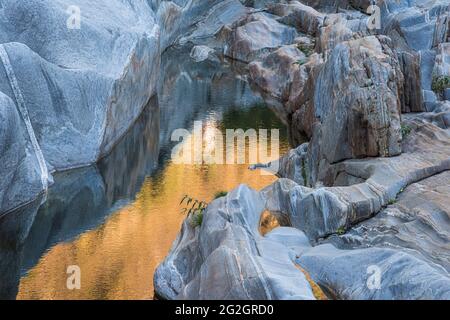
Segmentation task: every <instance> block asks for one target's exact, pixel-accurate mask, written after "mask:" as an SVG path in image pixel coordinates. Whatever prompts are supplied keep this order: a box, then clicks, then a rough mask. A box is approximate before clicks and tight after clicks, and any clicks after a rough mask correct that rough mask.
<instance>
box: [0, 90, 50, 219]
mask: <svg viewBox="0 0 450 320" xmlns="http://www.w3.org/2000/svg"><path fill="white" fill-rule="evenodd" d="M0 163H1V164H2V165H1V166H0V176H1V179H0V217H1V216H2V215H3V214H5V213H7V212H8V211H10V210H12V209H14V208H17V207H19V206H21V205H24V204H26V203H28V202H30V201H31V200H33V199H36V198H37V197H38V196H39V194H40V193H41V192H42V190H43V186H42V182H41V170H40V168H39V165H38V161H37V158H36V154H35V151H34V149H33V147H32V144H31V142H30V137H29V136H28V133H27V130H26V128H25V125H24V123H23V121H22V119H21V117H20V115H19V112H18V111H17V109H16V105H15V104H14V102H13V101H12V100H11V99H10V98H9V97H8V96H6V95H4V94H3V93H1V92H0Z"/></svg>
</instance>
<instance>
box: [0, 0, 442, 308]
mask: <svg viewBox="0 0 450 320" xmlns="http://www.w3.org/2000/svg"><path fill="white" fill-rule="evenodd" d="M371 4H373V1H369V0H330V1H316V0H306V1H300V2H299V1H291V2H286V1H266V0H264V1H258V0H255V1H244V0H242V1H238V0H213V1H207V0H194V1H187V0H181V1H148V0H129V1H119V0H108V1H106V0H99V1H95V4H94V3H93V2H92V1H89V0H71V1H68V0H67V1H66V0H60V1H53V0H46V1H40V0H39V1H38V0H27V1H25V0H21V1H17V0H3V1H0V43H1V45H0V60H1V62H2V67H1V68H0V74H1V76H0V159H1V160H2V161H1V162H2V165H1V166H0V176H1V177H2V179H1V180H0V216H3V215H5V214H6V213H9V212H11V211H12V210H14V209H17V208H19V207H22V208H23V210H24V211H31V212H36V210H37V207H38V206H39V203H40V198H41V197H42V196H43V195H45V193H46V191H47V188H48V186H49V185H50V184H51V183H52V180H53V179H52V173H54V172H57V171H63V170H67V169H71V168H76V167H81V166H85V165H89V164H92V163H95V162H97V161H98V160H99V159H101V158H103V157H104V156H106V155H107V154H109V153H110V151H111V150H112V148H113V147H114V146H115V145H116V144H117V142H118V141H119V140H120V139H121V138H122V137H123V136H124V134H125V133H126V132H127V130H128V129H129V128H130V127H131V125H132V124H133V123H134V122H135V120H136V119H137V118H138V116H139V115H140V114H141V113H142V110H144V108H145V106H146V105H147V104H148V102H149V101H150V99H151V97H152V96H154V95H155V94H156V92H157V86H158V81H159V80H160V79H161V74H160V72H161V66H160V64H161V62H160V60H161V55H162V53H163V52H164V51H165V50H166V49H167V48H168V47H170V46H172V45H180V46H184V47H189V48H192V51H191V57H192V58H193V60H192V61H193V63H195V61H197V62H199V61H203V60H206V59H210V60H214V61H216V60H218V59H219V58H222V57H228V58H230V59H233V60H235V61H239V64H238V67H236V68H237V69H238V70H237V71H238V72H240V73H241V74H242V76H243V78H246V79H248V81H249V82H250V83H251V85H252V86H253V88H254V89H255V90H257V91H258V92H260V94H261V96H262V97H263V98H264V99H265V100H266V101H267V103H268V104H270V105H271V107H272V108H273V109H274V110H275V111H276V112H277V114H278V115H279V117H280V118H281V119H282V120H283V121H284V122H285V123H286V124H287V125H288V127H289V131H290V135H291V140H292V143H293V145H294V146H295V149H293V150H292V151H291V152H290V153H289V154H288V155H286V156H285V157H283V158H282V159H280V164H281V169H280V171H279V172H278V175H279V176H280V177H281V178H282V179H280V180H279V181H278V182H276V183H275V184H273V185H271V186H268V187H267V188H266V189H264V190H262V191H260V192H257V191H254V190H251V189H249V188H248V187H246V186H240V187H238V188H237V189H236V190H234V191H232V192H230V193H229V194H228V195H227V196H226V197H224V198H221V199H218V200H216V201H214V202H213V203H211V205H210V206H209V207H208V209H207V211H206V212H205V214H204V220H203V223H202V224H201V226H199V227H196V228H194V227H193V226H192V224H191V223H190V221H189V218H188V219H187V220H186V221H185V223H184V224H183V227H182V230H181V233H180V235H179V237H178V239H177V240H176V241H175V243H174V246H173V248H172V250H171V252H170V253H169V255H168V257H167V258H166V259H165V261H164V262H163V263H162V264H161V265H160V267H159V268H158V269H157V271H156V273H155V290H156V293H157V295H158V296H160V297H162V298H165V299H181V298H182V299H202V298H209V299H211V298H214V299H315V298H316V296H315V295H314V292H313V290H312V285H311V283H312V282H315V283H317V284H318V285H319V286H320V287H321V288H322V290H323V291H325V292H326V293H327V295H328V296H329V297H330V298H340V299H425V298H430V299H431V298H432V299H450V296H449V293H450V276H449V272H450V259H449V252H450V247H449V243H450V218H449V207H450V206H449V203H448V198H449V193H450V190H449V176H448V172H449V169H450V136H449V134H450V131H449V125H450V113H449V110H450V102H449V101H448V99H450V89H449V83H450V43H449V36H450V34H449V23H450V17H449V1H448V0H430V1H410V0H380V1H376V4H377V7H370V8H371V9H370V12H371V15H369V14H368V13H367V12H368V8H369V6H370V5H371ZM70 8H72V9H70ZM75 9H77V10H78V9H79V13H80V21H79V22H80V26H79V28H77V27H76V23H75V28H73V24H70V22H74V21H71V20H70V19H71V18H73V17H72V15H73V14H75V15H76V13H77V10H75ZM74 10H75V11H74ZM68 22H69V24H68ZM75 22H76V21H75ZM242 66H243V67H242ZM166 76H170V75H166ZM175 112H176V110H175ZM305 141H306V142H305ZM25 205H28V206H25ZM267 213H270V214H272V215H273V216H275V217H278V218H279V221H280V223H281V224H282V226H281V227H278V228H275V229H274V230H272V231H271V232H268V233H267V234H264V235H262V234H261V233H260V231H259V224H260V220H261V216H262V215H263V214H264V215H266V214H267ZM29 217H30V218H29V219H31V220H32V219H33V214H30V215H29ZM29 222H30V221H27V224H30V223H29ZM28 231H29V230H27V228H24V230H23V232H22V233H23V237H21V238H24V237H26V234H27V232H28ZM22 233H21V234H22ZM2 237H4V238H5V239H7V238H9V236H8V235H2ZM5 242H6V241H5ZM305 271H306V272H307V273H308V274H309V275H310V276H311V279H312V281H311V279H309V276H307V275H306V272H305Z"/></svg>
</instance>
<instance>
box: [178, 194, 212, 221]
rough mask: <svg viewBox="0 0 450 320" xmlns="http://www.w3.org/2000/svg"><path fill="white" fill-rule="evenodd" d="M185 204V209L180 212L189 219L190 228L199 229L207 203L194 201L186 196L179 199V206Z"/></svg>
mask: <svg viewBox="0 0 450 320" xmlns="http://www.w3.org/2000/svg"><path fill="white" fill-rule="evenodd" d="M183 204H185V207H184V208H182V209H181V212H182V213H183V214H185V215H186V216H187V217H188V218H190V219H191V220H190V222H191V225H192V227H194V228H195V227H199V226H201V225H202V222H203V212H204V211H205V210H206V209H207V208H208V203H206V202H205V201H200V200H197V199H194V198H192V197H190V196H188V195H185V196H184V197H183V199H181V202H180V205H183Z"/></svg>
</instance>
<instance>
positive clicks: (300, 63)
mask: <svg viewBox="0 0 450 320" xmlns="http://www.w3.org/2000/svg"><path fill="white" fill-rule="evenodd" d="M307 62H308V59H300V60H297V61H295V62H294V64H298V65H301V66H302V65H304V64H305V63H307Z"/></svg>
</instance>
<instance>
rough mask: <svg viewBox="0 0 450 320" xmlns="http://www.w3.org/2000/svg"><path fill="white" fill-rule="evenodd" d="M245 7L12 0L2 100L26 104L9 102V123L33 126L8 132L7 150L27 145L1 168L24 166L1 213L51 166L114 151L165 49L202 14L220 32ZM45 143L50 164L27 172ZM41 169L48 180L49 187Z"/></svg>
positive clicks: (152, 85)
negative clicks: (76, 23) (73, 20)
mask: <svg viewBox="0 0 450 320" xmlns="http://www.w3.org/2000/svg"><path fill="white" fill-rule="evenodd" d="M70 6H77V7H78V8H79V9H80V14H81V20H80V28H79V29H71V28H69V27H68V21H69V22H70V19H69V18H70V13H69V12H68V8H70ZM214 7H215V8H214ZM245 12H246V9H245V8H244V7H243V6H242V5H241V4H240V3H239V1H237V0H228V1H215V2H214V3H211V1H204V0H199V1H177V2H171V1H164V2H162V3H160V2H159V1H152V2H151V1H147V0H137V1H134V0H133V1H118V0H113V1H109V0H108V1H104V0H102V1H96V2H95V4H93V3H92V1H88V0H76V1H65V0H63V1H54V0H48V1H44V2H42V1H38V0H32V1H28V0H27V1H25V0H20V1H16V0H5V1H2V4H1V8H0V42H1V43H2V48H3V50H2V51H4V52H5V54H4V55H3V58H2V59H1V62H3V63H2V66H1V67H0V92H1V93H2V95H4V96H5V97H4V98H2V99H1V101H0V102H1V104H2V107H4V108H2V109H6V108H8V109H14V108H17V110H21V111H20V112H19V114H18V117H19V118H17V119H14V117H15V116H14V115H12V114H13V113H14V111H13V110H11V111H5V112H7V113H11V115H9V116H7V117H8V118H11V119H9V120H6V118H5V117H6V115H5V117H2V118H1V121H2V122H1V124H0V125H1V128H2V129H3V128H6V127H8V128H10V129H8V130H17V131H19V132H25V133H26V134H25V136H23V135H21V134H20V135H18V136H17V137H15V138H14V137H12V136H11V137H9V138H7V139H6V138H5V139H1V140H0V142H1V144H0V149H5V150H15V149H21V150H15V151H16V152H17V155H16V156H15V157H16V158H14V157H11V156H10V155H7V154H6V153H5V155H3V154H2V156H4V157H5V163H6V164H7V165H6V166H1V167H0V175H1V176H9V175H10V174H11V172H12V170H13V168H17V171H18V172H17V173H18V174H17V175H16V176H17V177H18V178H17V179H16V180H15V181H9V182H8V184H9V186H8V187H6V185H5V186H3V183H4V182H3V181H2V182H1V185H0V191H2V193H3V190H5V192H4V195H3V194H2V196H1V205H0V213H2V212H5V211H9V210H12V209H14V208H16V207H18V206H20V205H23V204H25V203H26V202H28V201H31V200H33V199H35V198H36V197H37V196H38V194H39V193H40V192H42V191H45V189H46V188H47V185H48V184H49V183H51V177H47V174H43V172H44V171H45V172H47V171H48V172H51V173H52V172H56V171H61V170H66V169H72V168H77V167H80V166H86V165H91V164H93V163H95V162H96V161H98V160H99V159H101V158H102V157H104V156H105V155H106V154H108V153H110V151H111V150H112V148H113V147H114V146H115V145H116V143H117V142H118V141H119V140H120V138H121V137H122V136H124V134H125V133H126V132H127V130H128V129H129V128H130V126H131V125H132V124H133V123H134V121H135V120H136V119H137V118H138V116H139V115H140V114H141V112H142V110H143V109H144V107H145V106H146V104H147V102H148V101H149V99H150V98H151V97H152V96H154V95H155V94H156V89H157V84H158V79H159V77H160V57H161V53H162V52H163V51H164V50H165V49H167V47H168V46H170V45H172V44H173V43H174V42H176V41H177V40H178V39H179V38H180V37H181V36H182V35H187V36H189V35H191V34H190V32H192V31H194V26H195V25H196V23H197V22H199V21H203V20H205V21H206V22H207V23H206V25H205V26H204V27H203V28H199V29H197V30H203V31H204V32H203V33H202V34H199V33H196V34H194V35H191V36H193V38H196V37H200V38H201V37H205V36H213V35H214V34H215V33H217V32H218V31H219V30H218V28H219V27H220V26H222V24H220V23H219V22H221V23H223V22H227V21H229V22H233V21H235V20H237V18H238V17H240V16H241V15H242V14H243V13H245ZM24 113H27V114H28V115H25V114H24ZM20 118H23V119H25V118H29V121H25V120H24V121H20V120H19V119H20ZM26 128H28V129H27V130H25V129H26ZM27 131H28V132H27ZM30 132H31V133H32V134H31V135H30ZM31 136H35V137H36V140H37V141H36V143H31V146H32V148H30V146H29V145H28V144H29V143H30V142H32V140H33V139H32V138H31ZM5 137H6V136H5ZM26 140H31V141H29V142H26ZM25 148H27V150H26V152H25ZM33 149H34V150H33ZM37 149H40V150H41V151H42V156H41V158H43V160H42V161H40V162H41V164H42V165H41V166H40V168H39V169H40V171H41V172H40V173H37V176H36V177H35V176H34V175H33V174H30V175H29V176H27V177H21V176H20V175H21V174H22V173H19V171H24V168H23V167H24V166H25V165H26V166H28V167H29V168H30V171H33V170H36V168H38V167H37V162H36V159H34V158H33V153H39V152H37ZM80 151H81V152H80ZM8 152H9V151H8ZM6 157H8V159H6ZM21 159H23V160H24V161H21ZM33 167H35V168H34V169H32V168H33ZM39 176H41V177H42V179H41V180H45V181H43V182H42V187H41V188H39V186H38V180H37V178H39ZM24 179H28V181H26V182H27V184H25V183H24V182H25V181H24ZM47 180H48V181H47ZM5 182H6V180H5ZM7 188H8V189H7ZM6 190H7V191H6Z"/></svg>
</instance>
